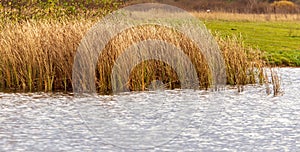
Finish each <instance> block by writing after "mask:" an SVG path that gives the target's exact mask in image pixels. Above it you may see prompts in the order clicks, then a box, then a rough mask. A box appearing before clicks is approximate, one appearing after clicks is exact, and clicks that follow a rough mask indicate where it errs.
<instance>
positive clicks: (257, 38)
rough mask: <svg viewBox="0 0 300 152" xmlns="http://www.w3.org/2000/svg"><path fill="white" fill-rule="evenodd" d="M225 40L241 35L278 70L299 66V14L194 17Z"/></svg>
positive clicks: (208, 15) (218, 14)
mask: <svg viewBox="0 0 300 152" xmlns="http://www.w3.org/2000/svg"><path fill="white" fill-rule="evenodd" d="M194 14H195V15H196V16H198V17H199V18H201V19H202V20H204V22H205V24H206V26H207V27H208V28H209V29H210V30H211V31H217V32H219V33H221V35H222V36H226V35H231V34H236V35H239V34H241V35H242V36H243V38H244V40H245V44H246V45H247V46H250V47H252V48H259V49H260V50H262V51H264V52H265V56H264V59H265V60H266V61H269V62H270V64H273V65H277V66H300V15H299V14H290V15H286V14H260V15H258V14H230V13H215V14H214V13H211V14H207V13H194Z"/></svg>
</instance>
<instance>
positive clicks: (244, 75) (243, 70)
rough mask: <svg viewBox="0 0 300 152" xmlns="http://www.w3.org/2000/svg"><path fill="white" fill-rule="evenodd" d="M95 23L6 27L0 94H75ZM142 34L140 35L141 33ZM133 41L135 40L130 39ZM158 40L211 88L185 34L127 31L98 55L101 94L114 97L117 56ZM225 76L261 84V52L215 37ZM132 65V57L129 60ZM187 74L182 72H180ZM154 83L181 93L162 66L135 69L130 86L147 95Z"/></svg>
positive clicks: (0, 45)
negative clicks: (178, 51)
mask: <svg viewBox="0 0 300 152" xmlns="http://www.w3.org/2000/svg"><path fill="white" fill-rule="evenodd" d="M94 23H95V21H92V20H86V19H76V20H60V21H58V20H51V19H46V20H38V21H37V20H29V21H24V22H19V23H6V24H4V25H3V27H4V28H3V29H1V31H0V54H1V56H0V89H1V90H8V91H45V92H47V91H72V83H71V82H72V66H73V60H74V56H75V53H76V49H77V47H78V45H79V43H80V40H81V39H82V38H83V36H84V35H85V33H86V32H87V31H88V30H89V29H90V27H91V26H92V25H93V24H94ZM137 33H139V34H137ZM130 38H131V39H130ZM147 38H160V39H164V40H166V41H168V42H171V43H173V44H174V45H175V46H180V48H182V49H183V51H184V52H185V53H186V54H189V55H188V56H189V58H191V61H192V62H193V64H195V66H196V67H197V72H198V77H199V78H200V79H199V80H200V87H201V88H202V89H206V88H208V87H209V86H210V85H211V74H210V73H209V70H208V67H207V65H206V64H205V59H203V57H202V56H201V54H197V53H198V52H197V49H196V48H195V46H193V45H192V44H191V43H190V42H188V41H187V40H185V38H184V37H183V35H180V34H178V33H174V32H172V30H167V29H163V28H159V27H155V26H152V27H151V26H149V27H147V26H146V27H139V28H134V29H129V30H128V31H125V32H123V33H121V34H120V35H118V36H117V37H115V39H113V40H111V41H110V43H109V44H108V45H107V47H106V50H104V51H103V52H104V53H102V54H101V55H100V56H101V58H103V59H104V60H101V61H98V67H97V69H95V70H96V76H95V77H96V78H95V79H96V86H97V88H98V91H99V92H100V93H104V94H108V93H110V92H111V87H112V85H113V84H111V82H110V70H111V66H112V64H113V63H114V61H115V59H116V57H117V56H118V54H119V53H120V52H119V53H118V51H119V49H120V48H122V47H126V46H128V45H131V44H132V43H134V42H135V41H136V40H137V39H139V40H141V39H147ZM216 39H217V42H218V43H219V45H220V49H221V51H222V54H223V57H224V60H225V63H226V71H227V83H228V84H230V85H237V86H239V87H238V88H240V89H239V90H240V91H242V86H243V85H246V84H252V83H262V82H263V78H264V74H263V70H262V67H263V65H264V64H263V62H262V60H261V57H262V56H261V53H260V51H259V50H255V49H251V48H246V47H245V46H244V45H243V43H242V41H241V39H240V37H239V36H232V37H225V38H224V37H221V36H219V35H218V34H216ZM128 60H130V58H129V59H128ZM182 72H184V71H182ZM153 80H160V81H162V82H163V83H166V84H169V85H166V86H167V87H168V88H169V89H174V88H178V86H180V83H179V82H178V76H177V75H176V73H175V72H174V71H173V70H172V68H170V67H169V66H168V65H166V64H165V63H163V62H160V61H155V60H150V61H146V62H143V63H141V64H139V65H138V66H136V67H135V68H134V69H133V70H132V73H131V75H130V80H129V81H128V82H127V84H126V85H127V87H129V88H130V90H147V85H149V84H150V83H151V82H152V81H153Z"/></svg>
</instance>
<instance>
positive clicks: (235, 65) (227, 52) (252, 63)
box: [216, 33, 264, 92]
mask: <svg viewBox="0 0 300 152" xmlns="http://www.w3.org/2000/svg"><path fill="white" fill-rule="evenodd" d="M216 38H217V41H218V43H219V46H220V48H221V52H222V54H223V57H224V60H225V63H226V71H227V83H228V84H229V85H235V86H237V87H238V91H239V92H241V91H243V86H244V85H246V84H255V83H262V82H263V79H264V77H263V69H262V68H263V66H264V63H263V61H262V59H261V58H262V54H261V51H260V50H257V49H252V48H249V47H245V45H244V43H243V40H242V37H241V35H239V36H237V35H232V36H226V37H222V36H220V35H219V34H218V33H217V34H216Z"/></svg>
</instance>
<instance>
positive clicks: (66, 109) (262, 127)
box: [0, 68, 300, 151]
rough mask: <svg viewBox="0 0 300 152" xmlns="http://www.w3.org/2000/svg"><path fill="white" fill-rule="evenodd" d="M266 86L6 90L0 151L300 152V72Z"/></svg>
mask: <svg viewBox="0 0 300 152" xmlns="http://www.w3.org/2000/svg"><path fill="white" fill-rule="evenodd" d="M280 74H281V78H282V80H283V84H282V85H283V91H284V94H283V96H279V97H273V96H272V95H267V94H266V90H265V87H264V86H247V87H246V88H245V91H244V92H242V93H237V91H236V90H230V89H228V90H226V91H222V92H205V91H193V90H174V91H154V92H139V93H138V92H137V93H126V94H120V95H115V96H89V97H75V96H73V95H72V94H70V95H64V94H45V93H34V94H6V93H0V151H43V150H45V151H137V150H141V151H145V150H154V151H165V150H166V151H178V150H181V151H182V150H184V151H299V150H300V100H299V99H298V98H299V96H300V85H299V84H300V69H299V68H297V69H290V68H283V69H280Z"/></svg>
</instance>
